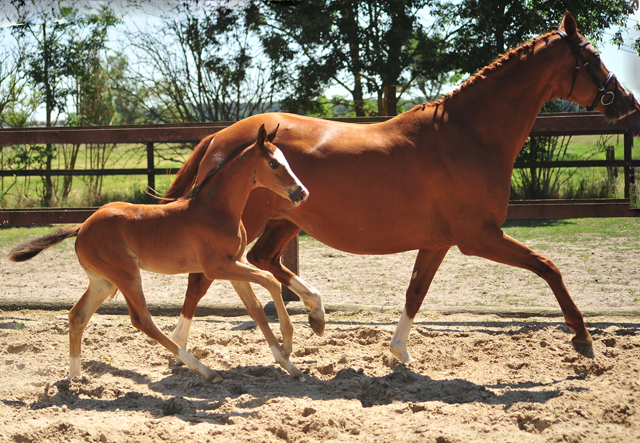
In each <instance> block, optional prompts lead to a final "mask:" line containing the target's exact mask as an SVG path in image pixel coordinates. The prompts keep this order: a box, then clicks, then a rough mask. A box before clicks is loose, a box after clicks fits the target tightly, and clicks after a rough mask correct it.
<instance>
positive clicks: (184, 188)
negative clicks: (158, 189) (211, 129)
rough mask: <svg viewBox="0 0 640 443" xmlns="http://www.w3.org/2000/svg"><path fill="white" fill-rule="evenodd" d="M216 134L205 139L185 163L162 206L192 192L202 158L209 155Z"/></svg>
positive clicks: (161, 202)
mask: <svg viewBox="0 0 640 443" xmlns="http://www.w3.org/2000/svg"><path fill="white" fill-rule="evenodd" d="M214 137H215V134H211V135H208V136H206V137H205V138H203V139H202V140H201V141H200V143H198V145H197V146H196V147H195V149H194V150H193V152H192V153H191V156H189V158H188V159H187V161H185V162H184V164H183V165H182V167H181V168H180V170H179V171H178V173H177V174H176V179H175V180H174V181H173V183H171V187H170V188H169V190H168V191H167V193H166V194H165V196H164V198H163V199H162V201H160V204H161V205H162V204H165V203H169V202H172V201H174V200H176V199H178V198H180V197H184V196H185V195H187V194H188V193H189V191H191V188H193V185H195V184H196V180H197V177H198V168H199V167H200V162H201V161H202V158H203V157H204V155H205V154H206V153H207V149H209V145H210V144H211V142H212V141H213V138H214Z"/></svg>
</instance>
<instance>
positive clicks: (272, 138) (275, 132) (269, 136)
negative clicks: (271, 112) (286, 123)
mask: <svg viewBox="0 0 640 443" xmlns="http://www.w3.org/2000/svg"><path fill="white" fill-rule="evenodd" d="M279 127H280V123H278V126H276V129H274V130H273V132H272V133H271V134H269V135H268V136H267V139H269V143H273V140H274V139H275V138H276V134H277V133H278V128H279Z"/></svg>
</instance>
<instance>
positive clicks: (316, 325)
mask: <svg viewBox="0 0 640 443" xmlns="http://www.w3.org/2000/svg"><path fill="white" fill-rule="evenodd" d="M299 232H300V228H299V227H298V226H296V225H294V224H293V223H291V222H290V221H288V220H269V221H268V222H267V225H266V226H265V228H264V232H263V233H262V235H261V236H260V238H258V241H257V242H256V243H255V245H253V248H251V250H250V251H249V253H248V254H247V260H248V261H249V263H251V264H252V265H254V266H256V267H258V268H260V269H264V270H266V271H269V272H271V273H272V274H273V275H274V276H275V277H276V278H277V279H278V281H279V282H280V283H282V284H283V285H285V286H286V287H288V288H289V289H291V290H292V291H293V292H295V293H296V294H297V295H298V297H300V299H302V301H303V302H304V305H305V306H306V307H307V308H309V310H311V313H310V314H309V325H310V326H311V329H313V332H315V333H316V334H317V335H319V336H322V334H324V327H325V318H324V307H323V306H322V298H321V297H320V292H319V291H318V290H317V289H315V288H314V287H313V286H311V285H309V284H308V283H306V282H305V281H304V280H302V279H301V278H300V277H298V276H297V275H296V274H294V273H293V272H291V271H290V270H289V269H287V268H286V267H284V266H283V265H282V263H281V262H280V256H281V255H282V251H284V248H285V247H286V246H287V244H289V242H290V241H291V240H292V239H293V238H294V237H295V236H296V235H298V233H299Z"/></svg>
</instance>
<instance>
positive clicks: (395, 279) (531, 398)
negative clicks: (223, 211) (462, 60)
mask: <svg viewBox="0 0 640 443" xmlns="http://www.w3.org/2000/svg"><path fill="white" fill-rule="evenodd" d="M637 241H638V240H637V239H624V238H622V239H621V238H618V239H601V238H586V237H585V238H584V239H582V241H580V242H577V243H576V242H574V243H571V244H562V243H558V244H546V243H544V242H541V241H536V242H535V244H533V245H530V246H533V247H536V249H538V250H541V251H542V252H543V253H545V254H546V255H548V256H549V257H551V258H552V259H553V260H554V262H555V263H556V264H557V265H558V267H559V268H560V269H561V270H562V271H563V274H564V278H565V282H566V284H567V287H568V288H569V290H570V291H571V293H572V294H573V297H574V299H575V300H576V303H577V304H578V306H579V307H580V308H581V309H582V310H583V311H585V312H589V311H592V312H598V313H600V315H598V316H590V317H587V323H588V327H589V329H590V331H591V332H592V335H593V337H594V340H595V343H594V348H595V351H596V358H595V359H593V360H589V359H586V358H584V357H581V356H579V355H578V354H577V353H575V352H574V351H573V350H572V348H571V345H570V338H571V334H570V332H569V330H568V329H567V328H566V327H565V326H564V325H563V323H562V321H561V320H562V319H561V318H560V317H557V316H555V317H554V316H551V317H549V316H545V317H543V316H541V315H537V314H535V312H536V310H537V309H543V308H545V309H547V312H548V311H549V310H551V311H554V310H555V311H556V312H559V309H558V307H557V303H556V301H555V298H554V297H553V295H552V294H551V292H550V290H549V289H548V288H547V287H546V285H545V284H544V282H543V281H542V280H540V279H538V278H537V277H535V276H532V275H529V274H527V273H526V272H525V271H521V270H518V269H513V268H508V267H506V266H502V265H497V264H494V263H491V262H488V261H484V260H480V259H475V258H469V257H464V256H462V255H461V254H460V253H459V252H458V251H457V250H452V251H451V252H450V253H449V255H448V256H447V258H446V259H445V262H444V263H443V265H442V267H441V269H440V271H439V273H438V274H437V276H436V280H435V281H434V283H433V286H432V290H431V291H430V293H429V294H428V296H427V299H426V300H425V305H424V308H425V309H424V311H423V312H421V313H420V315H419V316H418V318H417V322H416V324H415V325H414V327H413V332H412V334H411V336H410V339H409V350H410V352H411V353H412V355H413V357H414V361H413V362H411V363H409V364H407V365H400V364H399V362H398V361H397V360H395V359H394V358H393V357H392V356H391V355H390V353H389V352H388V346H389V341H390V339H391V336H392V334H393V331H394V329H395V325H396V322H397V320H398V318H399V315H400V311H401V309H402V304H403V300H404V295H403V294H404V290H405V288H406V285H407V283H408V278H409V276H410V275H411V267H412V261H413V258H414V257H415V253H406V254H398V255H392V256H384V257H358V256H351V255H348V254H344V253H342V252H339V251H334V250H331V249H329V248H326V247H324V246H322V245H320V244H318V243H317V242H315V241H313V240H311V239H306V238H303V239H302V240H301V257H300V261H301V275H302V276H303V278H305V279H306V280H308V281H309V282H310V283H312V284H313V285H314V286H316V287H317V288H318V289H319V290H320V291H321V292H322V293H323V297H324V300H325V303H326V304H327V305H330V304H335V305H340V304H343V305H344V304H345V303H350V304H354V303H355V304H362V305H376V306H384V307H386V311H385V312H371V311H358V309H357V305H356V309H352V310H347V311H338V310H336V311H333V312H331V313H330V314H328V316H327V320H328V322H327V329H326V333H325V335H324V337H317V336H315V335H314V334H313V333H312V331H311V329H310V328H309V326H308V324H307V321H306V315H304V314H300V315H294V316H293V317H292V319H293V321H294V325H295V329H296V330H295V334H294V351H293V354H292V358H291V360H292V362H293V363H294V364H295V365H296V366H298V368H300V369H301V370H302V371H303V372H304V373H305V381H304V382H297V381H293V380H292V379H291V378H290V377H289V376H288V374H287V373H286V372H284V371H283V370H282V369H280V367H278V366H277V365H276V364H274V362H273V357H272V355H271V352H270V350H269V349H268V347H267V346H266V343H265V340H264V338H263V337H262V334H261V333H260V332H259V330H257V329H256V327H255V324H254V323H253V322H252V321H251V319H250V318H248V317H217V316H206V317H198V318H197V319H196V321H195V322H194V325H193V327H192V334H191V336H190V341H189V347H190V350H191V351H192V352H193V353H194V354H195V355H196V356H198V357H199V358H201V360H202V361H203V362H204V363H205V364H207V365H208V366H210V367H211V368H213V369H215V370H216V371H218V373H219V374H220V375H221V376H222V377H223V379H224V380H223V381H222V382H221V383H217V384H212V383H209V382H207V381H205V380H204V379H203V378H202V376H200V375H198V374H196V373H193V372H190V371H188V370H187V369H185V368H184V367H179V366H175V365H174V364H173V359H172V356H171V355H170V353H169V352H168V351H166V350H165V349H164V348H162V347H161V346H160V345H158V344H156V343H155V342H153V341H152V340H150V339H148V338H147V337H146V336H144V335H143V334H141V333H140V332H138V331H136V330H134V329H133V328H132V327H131V322H130V321H129V319H128V317H126V316H123V315H114V314H111V315H107V314H96V315H95V316H94V318H93V319H92V321H91V323H90V324H89V326H88V327H87V330H86V332H85V335H84V339H83V364H82V369H83V375H82V376H80V377H76V378H74V379H73V380H67V379H66V377H67V375H68V327H67V313H66V311H41V310H20V311H15V310H14V311H8V310H4V311H0V367H1V368H2V370H1V371H0V441H9V442H40V441H52V442H58V441H60V442H62V441H65V442H66V441H74V442H75V441H78V442H79V441H98V442H156V441H201V442H206V441H210V442H216V441H229V442H233V441H243V442H244V441H255V442H258V441H301V442H302V441H309V442H312V441H324V440H334V441H363V442H374V441H378V442H384V441H407V442H411V441H419V442H423V441H424V442H436V443H447V442H451V443H453V442H460V443H462V442H465V443H466V442H485V441H496V442H518V443H521V442H555V441H566V442H607V441H611V442H629V441H638V440H640V413H639V411H638V401H640V400H639V399H640V396H639V392H640V374H639V372H638V371H639V370H640V358H639V357H640V319H639V318H638V317H636V316H613V315H607V314H606V313H607V312H609V313H615V312H618V311H616V310H619V309H622V308H624V309H628V310H634V309H635V308H636V307H638V306H639V305H640V303H639V302H638V298H639V297H640V280H639V277H640V273H638V268H639V265H638V262H639V261H640V252H638V250H637V249H635V248H634V247H633V246H634V245H635V244H637ZM72 251H73V242H72V241H69V242H67V243H65V244H63V245H61V246H60V247H56V248H55V249H52V250H50V251H46V252H45V253H43V254H42V255H41V256H39V257H37V258H35V259H34V260H32V261H30V262H27V263H23V264H12V263H7V262H6V261H4V260H3V261H1V262H0V283H1V284H2V287H3V291H2V293H1V294H0V306H2V303H3V302H4V301H6V300H10V299H16V298H22V299H24V300H33V299H42V300H59V301H63V302H67V301H68V302H73V301H75V300H77V299H78V298H79V297H80V295H81V294H82V292H83V291H84V289H85V286H86V278H85V277H84V275H83V273H82V271H81V270H80V268H79V266H78V264H77V262H76V261H75V256H74V255H73V252H72ZM6 252H7V251H6V250H0V253H1V254H2V255H4V254H5V253H6ZM185 282H186V280H185V277H183V276H178V277H167V276H154V275H150V274H145V276H144V284H145V288H148V290H147V293H148V299H149V301H150V302H158V301H170V302H173V303H178V304H179V303H180V302H181V301H182V295H183V292H184V287H185ZM258 294H259V296H260V298H261V299H262V301H263V302H267V301H268V300H269V299H268V295H267V294H266V292H265V291H262V290H260V291H258ZM120 299H121V296H120ZM205 301H206V302H209V303H215V302H237V296H236V295H235V294H234V293H233V291H232V290H231V286H230V285H229V284H228V283H226V282H220V283H216V285H215V286H214V287H213V288H212V289H211V290H210V292H209V295H208V296H207V297H206V299H205ZM447 306H462V307H465V306H466V307H475V308H480V310H481V311H484V313H482V314H477V315H471V314H468V313H466V314H451V315H445V314H444V313H443V312H446V307H447ZM436 308H438V309H439V312H436ZM511 308H513V309H516V308H518V309H521V310H522V309H524V310H525V314H524V317H518V318H516V317H509V316H506V317H505V316H500V317H498V316H497V315H495V314H492V311H493V310H495V311H501V312H503V313H504V312H505V310H506V311H508V310H509V309H511ZM527 310H529V311H527ZM638 311H640V309H639V310H638ZM526 312H530V314H529V315H528V316H527V315H526ZM521 313H522V312H521ZM270 320H271V327H272V329H273V330H274V332H276V335H277V336H279V332H278V327H277V321H276V319H275V318H271V319H270ZM156 322H157V323H158V324H159V325H160V326H161V328H162V329H163V330H164V331H165V332H166V333H170V332H171V331H172V330H173V327H174V326H175V323H176V318H175V317H164V316H156Z"/></svg>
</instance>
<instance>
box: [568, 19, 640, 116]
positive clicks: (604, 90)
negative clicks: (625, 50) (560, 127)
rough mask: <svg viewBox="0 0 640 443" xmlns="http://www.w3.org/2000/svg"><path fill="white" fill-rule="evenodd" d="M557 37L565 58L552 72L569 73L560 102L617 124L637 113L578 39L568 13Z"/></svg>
mask: <svg viewBox="0 0 640 443" xmlns="http://www.w3.org/2000/svg"><path fill="white" fill-rule="evenodd" d="M558 34H559V35H560V37H561V38H560V40H564V41H565V43H563V45H564V47H565V53H566V58H565V59H564V60H565V62H564V63H562V65H560V64H559V65H558V66H557V67H556V69H562V72H567V73H569V72H571V73H572V75H571V76H566V77H565V78H566V81H565V85H564V86H563V88H565V92H564V94H559V95H560V96H561V97H562V98H564V99H565V100H571V101H572V102H576V103H579V104H581V105H583V106H585V107H587V108H588V109H590V110H591V109H595V110H596V111H599V112H602V113H603V114H604V115H605V118H606V119H607V120H618V119H620V118H622V117H624V116H626V115H628V114H631V113H633V112H636V111H637V110H640V106H639V105H638V102H637V101H636V99H635V98H634V96H633V94H631V93H629V92H628V91H627V90H626V89H625V88H624V87H623V86H622V85H621V84H620V83H619V82H618V79H617V78H616V76H615V75H614V74H613V73H612V72H610V71H609V70H607V68H606V67H605V66H604V63H602V60H601V59H600V54H598V51H596V49H595V48H594V47H593V45H591V44H590V43H589V41H588V40H586V39H585V38H584V37H583V36H582V35H580V33H579V32H578V28H577V25H576V21H575V19H574V18H573V16H572V15H571V13H569V12H566V13H565V15H564V17H563V18H562V23H561V24H560V28H559V29H558ZM565 65H566V66H565Z"/></svg>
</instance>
